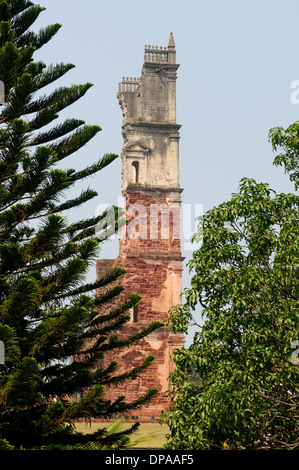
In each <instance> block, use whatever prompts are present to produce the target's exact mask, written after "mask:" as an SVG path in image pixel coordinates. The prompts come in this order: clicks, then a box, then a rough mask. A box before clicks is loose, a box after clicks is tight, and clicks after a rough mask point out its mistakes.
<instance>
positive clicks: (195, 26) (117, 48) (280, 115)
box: [36, 0, 299, 287]
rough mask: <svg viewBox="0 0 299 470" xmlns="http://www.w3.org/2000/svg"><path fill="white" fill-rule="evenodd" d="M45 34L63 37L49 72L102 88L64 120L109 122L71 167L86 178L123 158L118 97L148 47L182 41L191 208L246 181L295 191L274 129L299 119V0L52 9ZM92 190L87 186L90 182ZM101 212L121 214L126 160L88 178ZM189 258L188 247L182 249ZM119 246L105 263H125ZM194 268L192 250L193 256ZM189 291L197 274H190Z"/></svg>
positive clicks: (117, 1) (50, 57) (65, 0)
mask: <svg viewBox="0 0 299 470" xmlns="http://www.w3.org/2000/svg"><path fill="white" fill-rule="evenodd" d="M40 4H41V5H42V6H45V7H46V11H45V12H44V13H42V14H41V16H40V18H39V20H38V22H37V23H36V25H38V26H44V25H46V24H51V23H54V22H59V23H62V25H63V27H62V29H61V30H60V32H59V33H58V34H57V35H56V37H55V38H54V39H53V40H52V41H50V42H49V43H48V44H47V45H46V46H44V47H43V49H42V51H41V53H40V54H39V55H37V57H38V58H41V59H42V60H43V61H45V62H46V63H47V64H50V63H56V62H61V61H62V62H65V63H67V62H72V63H74V64H75V65H76V68H75V69H74V70H72V71H71V72H69V73H68V74H67V75H66V76H65V78H63V79H61V80H60V81H59V83H57V85H58V84H59V85H60V84H67V85H70V84H72V83H84V82H87V81H89V82H92V83H93V84H94V87H93V88H92V89H91V90H90V91H89V92H88V94H87V95H86V96H85V97H84V98H83V99H81V100H80V101H79V102H78V103H77V104H75V105H73V106H72V107H70V108H69V109H67V110H66V111H65V112H64V114H63V117H66V116H72V117H78V118H82V119H85V120H86V122H87V123H91V124H99V125H100V126H101V127H102V129H103V130H102V132H101V133H100V134H98V136H97V137H96V138H95V139H94V140H93V141H92V142H90V143H89V144H88V146H87V147H85V148H84V149H82V150H81V151H80V152H78V154H76V156H73V157H71V158H70V160H69V162H67V164H68V165H69V166H71V167H78V168H81V167H83V166H85V165H86V164H90V163H93V162H94V161H95V160H96V159H97V158H98V157H99V156H101V155H102V154H104V153H105V152H114V153H118V154H120V152H121V149H122V136H121V123H122V114H121V110H120V108H119V105H118V101H117V98H116V93H117V89H118V82H119V81H120V80H121V78H122V76H137V77H138V76H140V74H141V68H142V64H143V52H144V45H145V44H154V45H158V46H161V45H162V46H165V45H167V44H168V38H169V33H170V31H172V32H173V34H174V39H175V43H176V49H177V62H178V63H179V64H180V68H179V70H178V80H177V122H178V123H180V124H181V125H182V128H181V132H180V134H181V141H180V182H181V187H182V188H184V192H183V194H182V198H183V203H184V204H192V205H194V204H203V209H204V211H207V210H208V209H209V208H211V207H212V206H214V205H218V204H220V203H221V202H223V201H225V200H228V199H229V198H230V194H231V193H232V192H235V191H237V188H238V183H239V181H240V179H241V178H242V177H244V176H247V177H252V178H255V179H256V180H258V181H263V182H268V183H269V184H270V186H271V187H272V188H273V189H275V190H277V191H290V190H292V186H291V185H290V184H289V180H288V178H287V177H286V176H285V175H284V174H283V170H282V169H279V168H275V167H273V166H272V161H273V158H274V154H273V153H272V149H271V146H270V144H269V142H268V132H269V129H270V128H271V127H274V126H283V127H286V126H288V125H289V124H291V123H292V122H294V121H296V120H297V119H298V118H299V105H294V104H292V103H291V100H290V96H291V93H292V91H293V90H292V89H291V88H290V86H291V82H292V81H294V80H299V2H298V1H295V0H226V1H223V0H214V1H208V2H207V1H201V0H185V1H184V2H182V1H177V0H163V1H161V0H160V1H157V0H151V1H148V2H142V1H140V0H139V1H136V0H131V1H127V2H126V1H123V0H109V1H107V2H102V1H99V0H85V1H84V2H81V1H80V2H79V1H74V0H59V1H58V0H41V1H40ZM86 183H87V182H85V183H84V184H86ZM88 184H90V185H91V186H92V187H94V188H95V189H97V190H98V192H99V197H98V199H97V200H96V201H92V203H91V204H89V205H87V206H86V207H85V208H84V212H83V214H80V215H79V214H78V217H81V216H86V215H93V214H94V213H95V211H96V206H97V204H101V203H108V204H113V203H115V204H117V203H118V197H119V195H120V192H121V189H120V188H121V160H120V159H119V160H118V161H116V162H114V163H113V164H112V165H111V166H110V167H109V168H107V169H105V170H104V171H102V172H100V173H99V174H98V175H97V176H95V177H93V178H92V179H90V180H88ZM182 248H183V247H182ZM117 250H118V243H117V241H115V242H110V243H107V244H106V246H105V247H104V248H103V250H102V256H103V257H108V258H109V257H115V256H116V255H117ZM183 255H184V256H185V257H186V261H187V260H188V259H189V258H190V256H191V252H190V251H184V249H183ZM183 284H184V287H185V286H186V285H187V284H188V276H187V274H185V275H184V281H183Z"/></svg>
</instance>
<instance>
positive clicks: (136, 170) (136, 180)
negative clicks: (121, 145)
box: [132, 162, 139, 183]
mask: <svg viewBox="0 0 299 470" xmlns="http://www.w3.org/2000/svg"><path fill="white" fill-rule="evenodd" d="M132 166H133V182H134V183H139V162H133V163H132Z"/></svg>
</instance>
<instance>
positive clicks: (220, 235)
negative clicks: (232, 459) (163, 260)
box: [162, 178, 299, 449]
mask: <svg viewBox="0 0 299 470" xmlns="http://www.w3.org/2000/svg"><path fill="white" fill-rule="evenodd" d="M298 203H299V201H298V196H296V195H295V194H276V193H275V192H274V191H272V190H270V188H269V187H268V185H267V184H263V183H257V182H256V181H254V180H252V179H247V178H244V179H242V180H241V182H240V186H239V192H238V193H236V194H233V195H232V198H231V200H230V201H228V202H226V203H223V204H220V205H219V206H218V207H214V208H213V209H211V210H210V211H208V212H207V213H206V214H205V215H204V216H203V234H201V233H200V232H198V234H196V235H195V239H199V237H201V236H202V245H201V247H200V249H198V250H197V251H195V252H194V253H193V257H192V260H191V261H190V263H189V266H190V270H191V272H192V273H193V277H192V280H191V286H190V288H188V289H186V291H185V292H184V295H185V298H186V301H185V303H184V305H182V306H178V307H176V308H173V309H172V311H171V312H170V320H169V322H170V324H171V325H172V327H173V330H174V331H187V328H188V324H189V322H190V321H191V320H192V317H193V315H194V313H193V312H194V310H195V309H196V308H198V307H200V308H201V314H202V318H203V320H204V321H203V325H202V327H200V329H199V331H198V332H197V333H196V334H195V336H194V340H193V344H192V345H191V347H190V348H189V349H188V350H185V349H182V350H177V351H176V352H175V356H174V361H175V364H176V369H175V371H174V373H173V374H172V376H171V391H170V392H169V394H170V396H171V397H172V399H173V404H172V407H171V409H170V411H166V412H165V413H164V415H163V416H162V419H163V420H165V421H166V423H167V424H168V426H169V428H170V434H169V435H168V444H167V447H168V448H171V449H223V448H229V449H261V448H268V449H269V448H271V449H296V448H298V446H299V441H298V436H299V433H298V431H299V429H298V379H299V368H298V364H294V362H293V361H291V355H292V343H293V341H295V340H298V339H299V337H298V331H299V329H298V326H299V321H298V318H299V317H298V307H299V303H298V298H299V297H298V293H299V292H298V263H299V226H298Z"/></svg>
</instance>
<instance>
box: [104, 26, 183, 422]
mask: <svg viewBox="0 0 299 470" xmlns="http://www.w3.org/2000/svg"><path fill="white" fill-rule="evenodd" d="M178 67H179V65H178V64H177V63H176V50H175V43H174V38H173V35H172V33H171V34H170V38H169V43H168V47H160V48H158V46H145V51H144V64H143V68H142V74H141V77H140V78H138V79H136V78H134V79H133V78H123V80H122V82H121V83H120V84H119V91H118V94H117V97H118V100H119V103H120V106H121V110H122V113H123V123H122V134H123V140H124V143H123V151H122V194H123V196H124V198H125V210H126V218H127V220H128V224H127V225H126V227H123V230H122V232H121V235H120V240H119V256H118V258H117V260H116V261H113V260H99V261H98V264H97V270H98V276H99V277H100V276H102V275H103V274H104V272H105V271H106V270H107V268H109V267H112V266H113V265H115V263H116V262H117V264H118V265H121V266H122V267H123V268H124V269H125V271H126V274H124V276H123V279H122V285H123V287H124V293H125V295H126V296H128V295H129V294H131V293H136V294H139V295H140V296H141V297H142V299H141V301H140V302H139V304H138V306H136V307H135V308H134V309H133V311H132V312H131V321H130V323H127V324H126V326H125V328H124V330H125V331H124V334H125V335H126V334H128V335H132V334H135V333H136V332H138V331H140V330H141V329H143V328H144V327H146V326H147V325H148V324H149V323H150V322H151V321H161V322H163V321H165V320H166V319H167V317H168V312H169V309H170V308H171V307H172V306H173V305H177V304H178V303H180V302H181V297H180V296H181V280H182V269H183V267H182V266H183V263H182V262H183V258H182V255H181V246H180V245H181V240H180V207H181V192H182V190H181V188H180V184H179V129H180V125H179V124H177V123H176V78H177V69H178ZM183 345H184V337H183V335H174V334H172V333H171V331H169V330H168V329H166V328H161V329H158V330H156V331H155V332H154V333H152V334H150V335H149V336H147V337H146V338H144V339H142V340H141V341H140V342H138V343H137V344H136V345H135V346H134V347H132V349H129V350H126V351H125V350H124V351H123V352H122V354H121V355H120V356H118V357H117V358H116V360H117V361H118V363H119V368H120V371H122V370H123V371H125V370H128V369H131V368H132V367H136V366H138V365H139V364H140V363H141V361H142V359H144V358H145V357H146V356H148V355H149V354H152V355H154V356H155V357H156V359H155V361H154V363H153V364H152V365H151V366H150V367H149V368H148V369H146V370H145V372H143V373H142V375H141V376H140V377H138V378H136V379H135V380H132V381H130V382H127V383H125V384H124V386H123V390H122V389H120V387H117V389H116V390H115V391H113V390H110V391H109V392H108V393H112V394H114V393H115V396H113V398H116V396H119V395H122V394H123V395H125V396H126V400H127V401H128V400H134V399H136V398H138V397H140V395H141V394H143V393H145V392H146V391H147V390H148V389H150V388H156V389H157V390H158V396H157V398H156V399H155V400H153V401H152V403H150V404H149V405H147V407H144V408H142V409H141V410H138V411H136V412H134V415H137V416H146V417H152V418H153V417H155V418H158V417H159V415H160V412H161V411H162V410H163V409H165V408H167V407H168V405H169V402H168V398H167V397H166V396H165V391H167V390H168V388H169V383H168V377H169V374H170V373H171V371H172V367H173V364H172V362H171V353H172V350H173V349H174V348H179V347H182V346H183ZM114 359H115V358H114Z"/></svg>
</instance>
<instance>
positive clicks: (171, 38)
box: [168, 33, 175, 49]
mask: <svg viewBox="0 0 299 470" xmlns="http://www.w3.org/2000/svg"><path fill="white" fill-rule="evenodd" d="M168 47H169V48H173V49H174V48H175V43H174V38H173V34H172V33H170V36H169V41H168Z"/></svg>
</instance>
